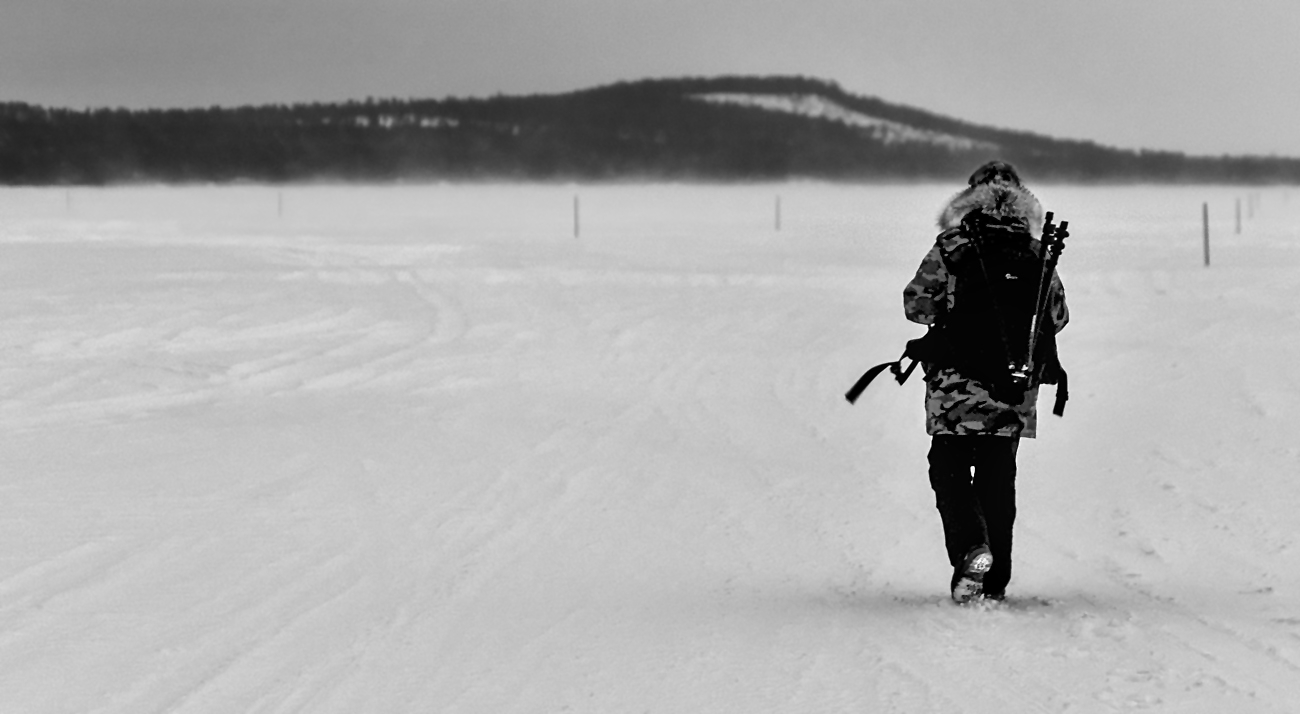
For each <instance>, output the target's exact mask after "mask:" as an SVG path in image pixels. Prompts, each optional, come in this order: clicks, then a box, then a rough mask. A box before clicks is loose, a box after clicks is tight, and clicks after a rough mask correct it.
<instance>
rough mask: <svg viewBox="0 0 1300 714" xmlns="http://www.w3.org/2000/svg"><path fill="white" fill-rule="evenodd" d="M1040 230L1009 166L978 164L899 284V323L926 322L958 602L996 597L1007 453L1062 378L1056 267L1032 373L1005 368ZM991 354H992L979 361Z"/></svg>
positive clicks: (939, 497) (1037, 211) (930, 419)
mask: <svg viewBox="0 0 1300 714" xmlns="http://www.w3.org/2000/svg"><path fill="white" fill-rule="evenodd" d="M1043 226H1044V221H1043V210H1042V207H1041V206H1040V205H1039V202H1038V200H1037V199H1036V198H1035V197H1034V195H1033V194H1032V193H1030V192H1029V190H1028V189H1027V188H1025V187H1024V185H1023V184H1022V183H1021V180H1020V176H1019V174H1018V173H1017V171H1016V169H1015V168H1014V167H1013V166H1011V165H1010V164H1008V163H1005V162H1001V161H993V162H989V163H987V164H984V165H983V166H980V167H979V168H978V169H977V170H976V171H975V172H974V173H973V174H972V175H971V177H970V179H969V185H968V187H967V188H966V189H965V190H963V191H962V192H960V193H958V194H957V195H956V196H954V197H953V198H952V199H951V200H950V201H949V202H948V203H947V205H946V206H945V207H944V209H943V211H942V212H941V214H940V215H939V228H940V229H942V232H941V233H940V234H939V235H938V237H937V239H936V240H935V244H934V246H933V247H932V248H930V250H929V252H928V253H927V254H926V255H925V258H924V259H923V260H922V261H921V265H920V268H919V269H918V270H917V271H916V277H914V278H913V279H912V281H911V282H910V283H908V285H907V287H906V288H905V289H904V290H903V308H904V312H905V314H906V316H907V319H909V320H911V321H912V322H917V323H920V324H922V325H927V326H930V330H929V333H928V334H927V335H926V338H924V341H925V342H926V343H928V348H927V350H926V351H925V352H924V357H922V358H920V361H921V363H922V365H923V367H924V371H925V380H926V396H925V411H926V431H927V433H929V434H930V436H931V445H930V451H929V476H930V485H931V487H932V488H933V489H934V494H935V504H936V506H937V508H938V511H939V516H940V519H941V521H942V523H943V532H944V543H945V547H946V549H947V554H948V561H949V563H950V564H951V565H952V568H953V573H952V580H951V582H950V584H949V585H950V592H951V594H952V598H953V599H954V600H955V601H957V602H961V603H964V602H969V601H972V600H976V599H980V598H984V599H990V600H1001V599H1003V598H1004V597H1005V593H1006V587H1007V584H1008V582H1010V580H1011V541H1012V526H1013V525H1014V523H1015V518H1016V488H1015V482H1016V451H1017V449H1018V447H1019V445H1020V440H1021V439H1022V438H1026V439H1032V438H1034V436H1035V432H1036V428H1037V409H1036V402H1037V398H1038V385H1039V384H1042V383H1053V384H1054V383H1057V382H1056V380H1057V378H1058V376H1059V375H1063V371H1061V370H1060V363H1059V361H1058V360H1057V358H1056V353H1055V343H1056V340H1055V335H1056V333H1057V332H1059V331H1060V330H1061V329H1062V328H1064V327H1065V325H1066V323H1067V322H1068V321H1069V311H1068V309H1067V308H1066V305H1065V290H1064V287H1063V286H1062V284H1061V281H1060V278H1059V277H1058V276H1057V275H1056V272H1055V269H1054V268H1052V269H1051V275H1050V283H1049V285H1050V287H1049V288H1048V289H1047V291H1046V292H1045V293H1043V294H1044V295H1045V297H1046V306H1045V307H1036V308H1034V309H1042V310H1043V315H1045V316H1046V317H1045V319H1042V320H1041V323H1042V324H1041V325H1039V330H1038V331H1037V334H1038V335H1039V339H1038V346H1037V347H1036V348H1033V347H1031V348H1029V349H1031V350H1033V357H1032V358H1029V359H1028V360H1027V361H1028V363H1029V364H1034V365H1036V366H1035V367H1034V368H1033V372H1034V373H1033V374H1014V373H1015V372H1016V370H1015V369H1012V368H1011V367H1014V364H1013V365H1008V354H1009V353H1008V345H1011V344H1013V343H1016V344H1019V343H1027V344H1030V345H1033V344H1034V341H1033V339H1032V338H1030V337H1029V332H1030V328H1028V327H1027V325H1029V324H1030V321H1029V319H1028V312H1027V310H1026V308H1024V307H1023V305H1024V304H1025V302H1026V299H1027V298H1017V297H1016V296H1017V295H1028V294H1029V291H1026V290H1025V289H1024V287H1025V286H1026V285H1028V284H1029V283H1033V286H1032V292H1033V294H1035V296H1036V299H1037V300H1040V301H1041V300H1042V299H1043V298H1042V297H1039V296H1038V293H1039V292H1040V289H1039V285H1040V284H1041V283H1044V282H1047V281H1046V280H1044V277H1043V274H1044V272H1045V270H1046V269H1045V268H1043V266H1044V265H1045V264H1046V265H1048V266H1050V265H1051V264H1050V263H1045V262H1044V259H1043V253H1044V248H1043V244H1042V242H1041V241H1040V240H1039V238H1041V235H1042V230H1043ZM1017 266H1020V267H1017ZM1034 266H1037V267H1036V268H1035V267H1034ZM1022 268H1023V269H1022ZM1034 269H1037V270H1038V271H1039V274H1038V275H1036V276H1033V275H1031V274H1032V272H1033V270H1034ZM1017 291H1019V292H1017ZM1031 302H1032V301H1031ZM1017 306H1020V307H1017ZM1017 326H1020V327H1017ZM1011 352H1012V353H1014V352H1015V349H1014V347H1012V348H1011ZM994 354H996V355H998V357H995V358H991V359H985V358H982V357H981V355H984V356H985V357H987V356H988V355H994ZM1021 355H1022V358H1023V357H1024V356H1025V350H1024V349H1022V350H1021ZM999 362H1000V364H999ZM1010 362H1013V363H1014V362H1015V359H1014V357H1013V358H1012V359H1010ZM1063 386H1064V385H1058V413H1060V410H1062V409H1063V408H1064V407H1063V401H1060V400H1061V399H1062V398H1063V396H1064V390H1063V389H1062V387H1063Z"/></svg>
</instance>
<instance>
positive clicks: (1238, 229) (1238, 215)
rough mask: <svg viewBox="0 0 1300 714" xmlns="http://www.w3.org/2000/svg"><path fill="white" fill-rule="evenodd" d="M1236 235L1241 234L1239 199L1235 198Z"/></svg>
mask: <svg viewBox="0 0 1300 714" xmlns="http://www.w3.org/2000/svg"><path fill="white" fill-rule="evenodd" d="M1237 235H1241V199H1240V198H1238V199H1237Z"/></svg>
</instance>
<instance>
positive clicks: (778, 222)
mask: <svg viewBox="0 0 1300 714" xmlns="http://www.w3.org/2000/svg"><path fill="white" fill-rule="evenodd" d="M776 232H777V233H780V232H781V196H780V195H778V196H777V197H776Z"/></svg>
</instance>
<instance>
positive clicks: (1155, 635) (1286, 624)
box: [0, 184, 1300, 714]
mask: <svg viewBox="0 0 1300 714" xmlns="http://www.w3.org/2000/svg"><path fill="white" fill-rule="evenodd" d="M956 188H957V187H952V186H912V187H892V188H891V187H871V188H863V187H848V186H822V185H816V184H800V185H779V186H746V187H726V188H723V187H704V186H688V185H678V186H620V187H600V188H597V187H572V186H569V187H565V186H474V187H456V186H410V187H401V188H374V189H369V188H339V187H317V188H290V189H285V190H284V191H283V194H282V195H283V204H282V205H283V216H280V215H278V213H279V200H278V199H279V196H277V192H278V191H279V189H273V188H259V187H239V188H221V189H197V188H196V189H161V188H157V189H146V188H124V189H106V190H83V189H78V190H74V191H72V192H70V193H69V192H65V191H63V190H36V189H8V190H4V191H0V291H3V301H0V346H2V347H3V354H4V360H3V362H0V395H3V399H2V400H0V426H2V427H3V433H4V438H3V442H2V443H3V446H2V447H0V474H3V477H2V478H0V496H2V497H0V711H3V712H24V713H41V712H105V713H108V712H114V713H118V712H120V713H122V714H147V713H149V712H159V713H161V712H169V713H172V712H178V713H179V712H204V713H207V712H264V713H265V712H310V713H311V714H327V713H330V712H340V713H343V712H346V713H348V714H353V713H356V712H375V713H377V714H391V713H393V712H435V711H436V712H560V711H575V712H593V713H597V712H598V713H602V714H604V713H607V712H647V711H648V712H665V713H677V712H737V713H744V714H752V713H753V712H794V711H799V712H813V711H818V712H830V711H864V712H865V711H870V712H933V711H944V712H958V711H960V712H975V713H977V714H979V713H994V712H997V713H1001V712H1022V711H1028V712H1033V711H1073V712H1109V711H1129V710H1133V709H1153V710H1158V711H1171V712H1172V711H1182V712H1208V711H1234V712H1243V713H1245V712H1293V711H1296V710H1297V709H1298V708H1300V686H1297V684H1296V683H1297V682H1298V681H1300V531H1297V528H1296V514H1297V512H1300V480H1298V479H1297V474H1300V438H1297V436H1296V427H1295V425H1296V424H1297V423H1300V413H1298V409H1300V408H1298V407H1297V404H1300V377H1298V376H1297V371H1296V370H1295V369H1294V361H1295V358H1296V355H1297V354H1298V353H1300V337H1298V335H1300V317H1298V308H1297V306H1300V194H1297V195H1291V194H1288V193H1287V192H1286V191H1284V190H1283V189H1272V190H1264V191H1262V192H1261V193H1260V196H1259V203H1258V210H1257V211H1255V214H1254V217H1253V218H1252V219H1250V220H1246V221H1245V224H1244V227H1243V232H1242V233H1241V235H1239V236H1238V235H1234V234H1233V232H1232V224H1231V215H1232V202H1233V200H1234V199H1235V198H1237V197H1239V196H1241V197H1244V196H1245V192H1244V191H1237V190H1232V189H1213V188H1180V189H1165V188H1114V189H1080V188H1069V187H1043V188H1041V190H1040V191H1039V195H1040V197H1041V198H1042V199H1043V200H1044V202H1045V204H1046V205H1047V207H1048V208H1049V209H1051V210H1054V211H1056V213H1057V214H1058V216H1059V217H1060V218H1064V219H1067V220H1070V221H1071V226H1072V232H1073V237H1072V238H1071V240H1070V242H1069V244H1068V247H1067V250H1066V252H1065V255H1064V256H1063V258H1062V264H1061V273H1062V276H1063V278H1064V280H1065V284H1066V289H1067V293H1068V295H1069V300H1070V304H1071V308H1072V312H1073V317H1074V319H1073V322H1072V323H1071V325H1070V327H1069V328H1068V329H1067V331H1066V332H1064V333H1062V336H1061V348H1062V351H1063V355H1064V358H1065V361H1066V364H1067V367H1068V368H1069V369H1070V374H1071V387H1072V392H1073V399H1072V401H1071V402H1070V405H1069V408H1068V410H1067V412H1066V417H1065V418H1064V419H1056V418H1054V417H1051V416H1049V415H1044V417H1043V423H1042V424H1041V425H1040V438H1039V439H1037V440H1036V441H1034V442H1028V443H1026V444H1025V445H1024V446H1023V447H1022V449H1021V459H1020V461H1021V476H1020V482H1019V495H1020V520H1019V524H1018V529H1017V536H1018V540H1017V561H1016V571H1015V577H1014V580H1013V582H1012V585H1011V589H1010V591H1009V592H1010V595H1011V599H1010V601H1009V603H1008V604H1007V606H1006V607H1004V608H1002V609H997V610H983V609H977V608H961V607H957V606H954V605H951V604H950V603H949V602H948V601H947V597H946V595H947V593H946V585H947V579H948V572H947V570H948V569H947V565H946V562H945V560H944V556H943V547H942V536H941V532H940V529H939V522H938V517H937V515H936V514H935V513H934V509H933V497H932V495H931V493H930V491H929V487H928V484H927V481H926V477H925V450H926V448H927V445H928V442H927V439H926V437H925V435H924V433H923V424H922V414H921V385H920V384H919V383H918V382H917V381H913V382H910V383H909V384H907V385H906V386H904V387H898V386H897V385H895V384H893V383H892V382H885V383H881V384H877V385H875V386H873V387H872V389H871V390H870V391H869V392H868V393H867V394H866V395H865V396H864V397H863V399H862V400H861V401H860V402H859V403H858V405H857V406H854V407H850V406H849V405H848V404H846V403H845V401H844V399H843V397H842V396H841V395H842V393H843V391H844V390H845V389H846V388H847V387H848V386H849V385H850V384H851V383H852V382H853V380H854V379H855V378H856V377H857V375H858V374H859V373H860V371H861V370H862V369H864V368H866V367H867V366H869V365H871V364H874V363H876V362H880V361H883V360H885V359H891V358H893V357H895V356H897V353H898V352H899V351H900V350H901V346H902V343H903V341H904V340H906V339H907V338H909V337H912V336H915V335H916V334H919V329H920V328H918V327H916V326H914V325H910V324H908V323H906V322H905V321H904V320H903V318H902V314H901V307H900V304H899V301H900V292H901V289H902V286H903V285H904V284H905V283H906V282H907V280H908V279H909V278H910V277H911V275H912V271H913V270H914V269H915V267H916V264H917V262H918V261H919V260H920V257H921V255H922V254H923V253H924V251H925V250H926V249H927V248H928V246H929V244H930V240H931V239H932V237H933V234H934V229H933V219H934V216H935V214H936V213H937V211H938V208H939V206H940V204H941V203H942V202H943V201H944V200H945V199H946V198H947V197H948V195H949V193H950V191H952V190H955V189H956ZM575 194H580V198H581V201H580V209H581V213H582V216H581V217H582V226H581V233H580V235H581V237H580V238H576V239H575V238H574V235H573V226H572V218H573V210H574V202H573V198H574V196H575ZM778 194H779V195H780V198H781V203H780V206H781V212H782V223H781V228H782V229H781V231H779V232H777V231H775V230H774V213H775V198H776V196H777V195H778ZM1202 201H1208V202H1209V204H1210V210H1211V217H1212V219H1213V222H1214V225H1213V230H1214V247H1213V260H1214V265H1213V266H1212V267H1211V268H1208V269H1207V268H1205V267H1203V266H1202V265H1201V245H1200V240H1201V233H1200V231H1201V227H1200V208H1201V202H1202Z"/></svg>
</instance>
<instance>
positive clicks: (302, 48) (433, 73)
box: [0, 0, 1300, 156]
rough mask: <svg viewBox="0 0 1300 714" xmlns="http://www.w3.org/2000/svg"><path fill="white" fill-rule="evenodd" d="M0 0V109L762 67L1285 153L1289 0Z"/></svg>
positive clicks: (1297, 149) (964, 106)
mask: <svg viewBox="0 0 1300 714" xmlns="http://www.w3.org/2000/svg"><path fill="white" fill-rule="evenodd" d="M0 3H2V4H0V101H26V102H31V103H37V104H44V105H51V106H66V107H74V108H82V107H87V106H128V107H188V106H207V105H212V104H221V105H232V104H248V103H264V102H296V101H316V100H321V101H328V100H337V99H352V98H355V99H361V98H365V97H367V96H375V97H392V96H396V97H433V98H441V97H446V96H452V95H454V96H486V95H490V94H493V93H497V92H502V93H512V94H513V93H549V92H556V91H566V90H571V89H579V88H583V87H588V86H592V85H596V84H604V83H608V82H613V81H619V80H633V79H640V78H644V77H671V76H683V75H695V76H708V75H716V74H733V73H739V74H778V73H779V74H802V75H807V76H814V77H819V78H823V79H829V80H834V81H836V82H839V83H840V84H841V85H842V86H844V88H846V89H848V90H850V91H853V92H856V93H862V94H871V95H875V96H878V97H881V98H882V99H886V100H889V101H894V102H900V103H904V104H910V105H914V106H917V107H921V108H924V109H930V110H933V111H938V112H941V113H944V114H948V115H951V116H955V117H958V118H962V119H968V120H970V121H975V122H980V123H988V124H993V125H997V126H1004V127H1010V128H1017V129H1028V130H1032V131H1036V132H1040V133H1044V134H1051V135H1054V136H1060V137H1068V138H1081V139H1092V140H1096V141H1099V142H1101V143H1104V144H1110V145H1115V146H1122V147H1129V148H1139V147H1146V148H1160V149H1175V150H1181V151H1188V152H1193V153H1212V154H1217V153H1228V152H1230V153H1257V154H1269V153H1277V154H1286V155H1292V156H1300V81H1298V79H1300V78H1298V77H1297V73H1298V72H1300V0H1232V1H1230V2H1214V1H1211V0H1069V1H1064V0H963V1H958V0H798V1H797V2H778V1H775V0H749V1H748V2H740V1H737V0H639V1H636V2H633V1H630V0H0Z"/></svg>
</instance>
